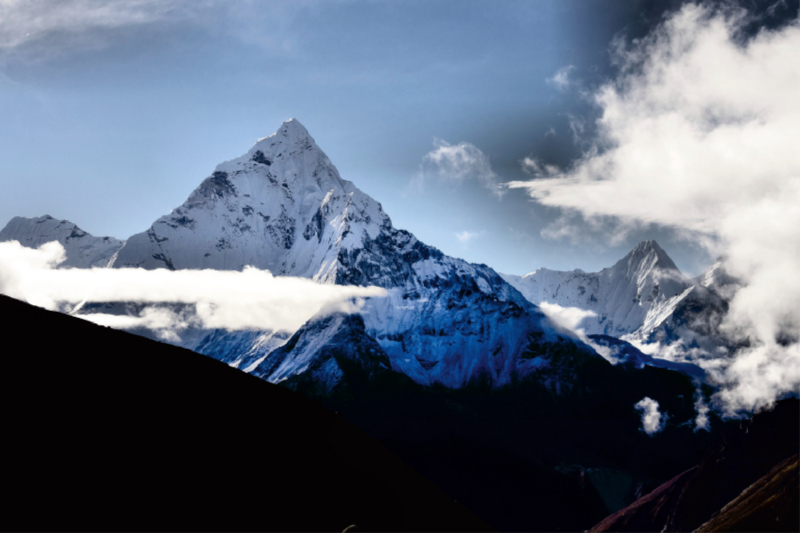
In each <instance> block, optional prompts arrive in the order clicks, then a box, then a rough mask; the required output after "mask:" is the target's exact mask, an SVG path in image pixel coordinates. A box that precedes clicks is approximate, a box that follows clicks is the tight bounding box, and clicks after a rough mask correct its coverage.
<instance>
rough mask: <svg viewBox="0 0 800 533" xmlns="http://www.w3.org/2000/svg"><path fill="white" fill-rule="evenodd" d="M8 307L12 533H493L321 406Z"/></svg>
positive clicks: (139, 344) (6, 471)
mask: <svg viewBox="0 0 800 533" xmlns="http://www.w3.org/2000/svg"><path fill="white" fill-rule="evenodd" d="M0 310H2V316H3V321H2V327H3V332H4V336H5V338H6V345H5V348H4V350H3V355H4V357H3V366H4V368H3V371H2V374H0V375H1V376H2V377H0V380H1V383H2V391H3V392H2V395H3V403H2V405H3V407H2V419H3V434H4V439H3V440H4V451H5V453H4V454H3V457H4V459H3V468H2V471H3V474H2V479H3V484H4V486H5V488H6V490H5V491H4V492H5V493H6V495H7V496H6V497H5V498H4V501H3V528H4V529H6V530H62V531H65V530H156V529H157V530H216V531H222V530H226V531H235V530H262V531H263V530H301V531H341V530H343V529H345V528H346V527H348V526H349V525H351V524H357V525H358V526H359V527H360V528H361V529H362V530H395V531H400V530H423V531H433V530H485V529H488V526H487V525H486V524H485V523H483V522H481V521H480V520H479V519H477V518H476V517H475V516H474V515H473V514H471V513H470V512H469V511H467V510H465V509H464V508H463V507H461V506H460V505H459V504H457V503H456V502H454V501H453V500H451V499H448V498H447V497H445V496H444V495H443V494H442V493H441V492H440V491H439V490H438V488H437V487H436V486H434V485H433V484H431V483H430V482H428V481H426V480H425V479H423V478H422V477H421V476H419V475H418V474H416V472H414V471H413V470H411V469H410V468H409V467H407V466H405V465H404V464H403V463H402V462H400V461H399V460H398V459H397V458H396V457H395V456H394V455H393V454H392V453H391V452H389V451H388V450H386V449H385V448H384V447H383V446H382V445H381V444H380V443H378V442H377V441H375V440H373V439H371V438H369V437H367V436H366V435H364V434H363V433H362V432H361V431H359V430H358V429H356V428H355V427H354V426H352V425H351V424H350V423H348V422H346V421H344V420H343V419H342V418H341V417H340V416H338V415H336V414H334V413H332V412H330V411H328V410H326V409H324V408H323V407H321V406H320V405H319V404H318V403H317V402H314V401H311V400H308V399H306V398H304V397H302V396H300V395H299V394H296V393H294V392H291V391H289V390H286V389H284V388H282V387H277V386H274V385H271V384H269V383H266V382H264V381H262V380H260V379H257V378H255V377H252V376H249V375H246V374H244V373H243V372H240V371H238V370H234V369H232V368H229V367H228V366H226V365H224V364H222V363H220V362H218V361H215V360H212V359H210V358H208V357H204V356H201V355H199V354H196V353H193V352H190V351H188V350H183V349H180V348H176V347H173V346H169V345H166V344H161V343H158V342H153V341H150V340H147V339H145V338H142V337H138V336H135V335H131V334H128V333H124V332H120V331H116V330H111V329H108V328H103V327H100V326H96V325H94V324H91V323H89V322H86V321H83V320H79V319H76V318H72V317H69V316H66V315H62V314H58V313H53V312H48V311H45V310H43V309H40V308H37V307H33V306H30V305H28V304H25V303H22V302H20V301H17V300H14V299H11V298H8V297H5V296H0ZM8 495H10V496H8Z"/></svg>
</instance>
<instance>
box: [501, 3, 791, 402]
mask: <svg viewBox="0 0 800 533" xmlns="http://www.w3.org/2000/svg"><path fill="white" fill-rule="evenodd" d="M745 19H746V17H745V16H744V14H743V13H742V12H734V11H731V10H730V9H729V10H723V11H714V10H712V9H710V8H707V7H703V6H698V5H694V4H690V5H686V6H684V7H683V8H682V9H681V10H680V11H679V12H677V13H676V14H674V15H673V16H671V18H669V19H668V20H666V21H665V22H664V24H663V25H662V26H660V27H659V28H658V29H656V30H655V31H654V32H652V33H651V35H649V36H648V37H647V38H645V39H643V40H641V41H639V42H637V43H635V44H634V45H632V46H624V45H619V43H617V44H618V47H617V52H616V53H617V56H616V59H617V64H618V65H619V66H620V69H621V74H620V76H619V77H618V79H617V80H615V81H614V82H613V83H609V84H607V85H605V86H603V87H602V88H601V89H600V90H598V92H597V93H596V94H595V101H596V103H597V105H598V106H599V107H600V108H601V110H602V115H601V117H600V118H599V119H598V122H597V128H598V131H599V134H598V138H597V139H596V140H595V142H594V145H593V147H592V148H591V149H590V150H589V151H588V152H587V153H586V154H585V155H584V156H583V158H582V159H580V160H579V161H577V162H576V163H575V164H574V165H573V166H572V167H570V168H568V169H566V170H563V171H560V172H558V173H557V174H553V175H544V176H540V177H538V178H537V179H534V180H531V181H526V182H512V183H511V184H509V186H510V187H519V188H523V189H525V190H527V192H528V193H529V194H530V195H531V197H533V198H534V199H536V200H537V201H538V202H540V203H542V204H545V205H549V206H557V207H561V208H564V209H566V210H567V213H580V214H581V215H582V216H583V217H586V218H587V219H592V218H596V217H614V218H616V219H618V220H619V221H620V222H621V226H620V227H621V228H622V229H624V228H626V227H630V226H636V225H641V224H651V223H652V224H657V225H660V226H665V227H670V228H674V229H676V230H678V231H679V232H681V233H683V234H686V235H693V236H695V237H698V238H700V241H701V242H702V243H703V245H704V246H706V247H707V249H708V252H709V253H710V254H711V255H712V256H719V255H724V256H725V257H726V258H727V262H726V267H727V268H728V270H729V272H730V273H731V274H732V275H733V276H736V277H738V278H740V279H741V280H743V281H744V283H745V287H744V288H742V289H740V290H739V291H738V292H737V293H736V295H735V296H734V298H733V300H732V302H731V305H730V311H729V313H728V315H727V317H726V320H725V324H724V328H725V329H726V331H728V333H729V334H730V335H732V336H734V337H738V338H741V339H749V341H750V346H751V347H750V348H748V349H743V350H739V351H738V352H737V353H736V354H735V356H734V357H727V358H725V359H718V360H717V361H716V363H715V364H716V366H715V367H714V368H711V367H712V366H714V365H712V364H711V363H706V365H707V366H709V369H710V370H713V371H712V372H711V375H712V377H713V378H714V379H716V380H718V382H719V383H720V384H722V385H723V388H724V390H723V391H722V392H721V393H720V394H719V395H718V396H716V398H715V399H716V401H718V402H719V401H722V402H723V405H724V408H725V409H726V410H727V411H728V412H733V411H736V410H740V409H756V408H759V407H761V406H765V405H769V404H770V403H771V402H773V401H774V400H775V399H776V398H777V397H779V396H780V395H783V394H788V393H797V391H798V390H800V345H798V343H797V342H796V340H797V339H798V337H800V303H799V302H800V276H798V275H797V272H798V271H800V246H798V245H797V243H799V242H800V150H798V149H797V139H798V138H799V137H800V98H798V87H800V85H798V84H799V83H800V24H798V21H794V22H793V23H792V24H789V25H788V26H785V27H783V28H782V29H779V30H774V31H767V30H762V31H761V32H760V33H759V34H758V35H756V36H755V37H753V38H752V39H750V40H749V41H748V42H746V43H741V42H737V41H736V40H735V38H734V35H735V34H736V32H737V30H738V28H739V27H740V25H741V24H742V21H743V20H745ZM578 133H580V132H578Z"/></svg>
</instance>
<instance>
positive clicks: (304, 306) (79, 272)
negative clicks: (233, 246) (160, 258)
mask: <svg viewBox="0 0 800 533" xmlns="http://www.w3.org/2000/svg"><path fill="white" fill-rule="evenodd" d="M65 258H66V253H65V251H64V247H63V246H62V245H61V244H59V243H58V242H55V241H54V242H49V243H46V244H43V245H42V246H40V247H39V248H38V249H31V248H26V247H24V246H22V245H20V244H19V243H18V242H16V241H10V242H4V243H0V293H3V294H6V295H8V296H11V297H13V298H17V299H20V300H25V301H28V302H29V303H31V304H34V305H38V306H41V307H44V308H47V309H51V310H55V309H57V308H58V306H59V304H60V303H65V302H69V303H79V302H134V303H139V304H147V305H146V306H145V308H144V310H143V311H142V312H141V313H140V314H139V316H119V315H83V316H82V318H86V319H90V320H93V321H95V322H97V323H100V324H103V325H108V326H111V327H118V328H125V329H130V328H135V327H147V328H149V329H155V330H159V331H161V332H162V333H163V335H162V336H163V337H164V338H166V339H167V340H169V339H170V337H169V335H170V332H171V331H172V330H180V329H183V328H185V327H187V326H188V325H190V324H191V325H195V324H194V323H195V322H197V324H196V325H198V326H200V327H204V328H221V329H227V330H242V329H257V330H264V329H273V330H283V331H295V330H297V329H298V328H299V327H300V326H302V325H303V324H304V323H305V322H306V321H307V320H308V319H310V318H311V317H312V316H314V315H315V314H317V313H329V312H336V311H342V312H355V311H357V310H358V309H359V308H360V305H361V304H362V303H363V299H364V298H370V297H381V296H385V295H386V294H387V293H386V291H385V290H384V289H381V288H379V287H356V286H341V285H321V284H318V283H315V282H313V281H311V280H308V279H304V278H292V277H283V276H281V277H275V276H273V275H272V274H271V273H270V272H269V271H267V270H258V269H256V268H252V267H245V269H244V270H243V271H242V272H236V271H218V270H179V271H171V270H165V269H158V270H144V269H140V268H123V269H111V268H92V269H77V268H68V269H58V268H56V267H57V266H58V264H60V263H61V262H63V261H64V259H65ZM354 300H355V301H354ZM164 303H169V304H176V303H177V304H190V305H194V308H195V310H194V311H193V312H192V313H190V314H188V315H187V314H185V313H184V314H181V313H179V312H177V311H176V310H175V309H171V308H169V307H167V308H164V307H163V306H162V307H158V306H157V305H156V306H151V305H150V304H164Z"/></svg>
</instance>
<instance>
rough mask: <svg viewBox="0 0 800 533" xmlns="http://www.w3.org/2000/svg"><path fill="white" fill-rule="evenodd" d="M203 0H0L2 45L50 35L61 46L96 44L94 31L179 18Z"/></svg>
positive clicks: (16, 44)
mask: <svg viewBox="0 0 800 533" xmlns="http://www.w3.org/2000/svg"><path fill="white" fill-rule="evenodd" d="M201 5H203V3H199V2H190V1H188V0H114V1H113V2H109V1H107V0H59V1H55V2H54V1H52V0H0V49H5V50H9V49H14V48H18V47H22V46H25V45H31V44H35V43H37V42H42V41H46V40H48V39H56V40H57V41H58V43H53V44H58V45H60V46H63V45H64V44H65V43H69V44H70V45H73V46H89V45H91V44H93V43H94V44H96V41H95V38H96V36H95V35H93V32H95V31H97V30H115V29H119V28H124V27H131V26H141V25H144V24H151V23H154V22H159V21H164V20H168V19H172V18H175V17H176V16H178V15H179V14H182V15H184V16H185V14H186V13H187V12H190V11H192V10H194V9H197V8H198V7H199V6H201Z"/></svg>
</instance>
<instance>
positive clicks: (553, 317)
mask: <svg viewBox="0 0 800 533" xmlns="http://www.w3.org/2000/svg"><path fill="white" fill-rule="evenodd" d="M539 309H540V310H541V311H542V313H544V314H545V316H547V318H549V319H550V322H552V323H553V324H555V325H556V326H558V327H560V328H563V329H566V330H569V331H571V332H572V333H574V334H575V336H576V337H578V338H579V339H580V340H581V341H583V342H584V343H586V344H588V345H589V346H591V347H592V348H593V349H594V350H595V351H596V352H597V353H599V354H600V355H601V356H603V357H604V358H605V359H606V360H608V361H609V362H610V363H612V364H616V363H617V358H616V357H614V355H613V354H612V353H611V349H610V348H609V347H608V346H603V345H601V344H597V343H595V342H594V341H592V339H590V338H589V336H588V335H587V334H586V330H585V329H583V328H581V327H580V325H581V323H582V322H583V321H584V320H585V319H587V318H591V317H595V316H597V313H595V312H594V311H589V310H588V309H581V308H579V307H562V306H560V305H558V304H556V303H550V302H541V303H540V304H539Z"/></svg>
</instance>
